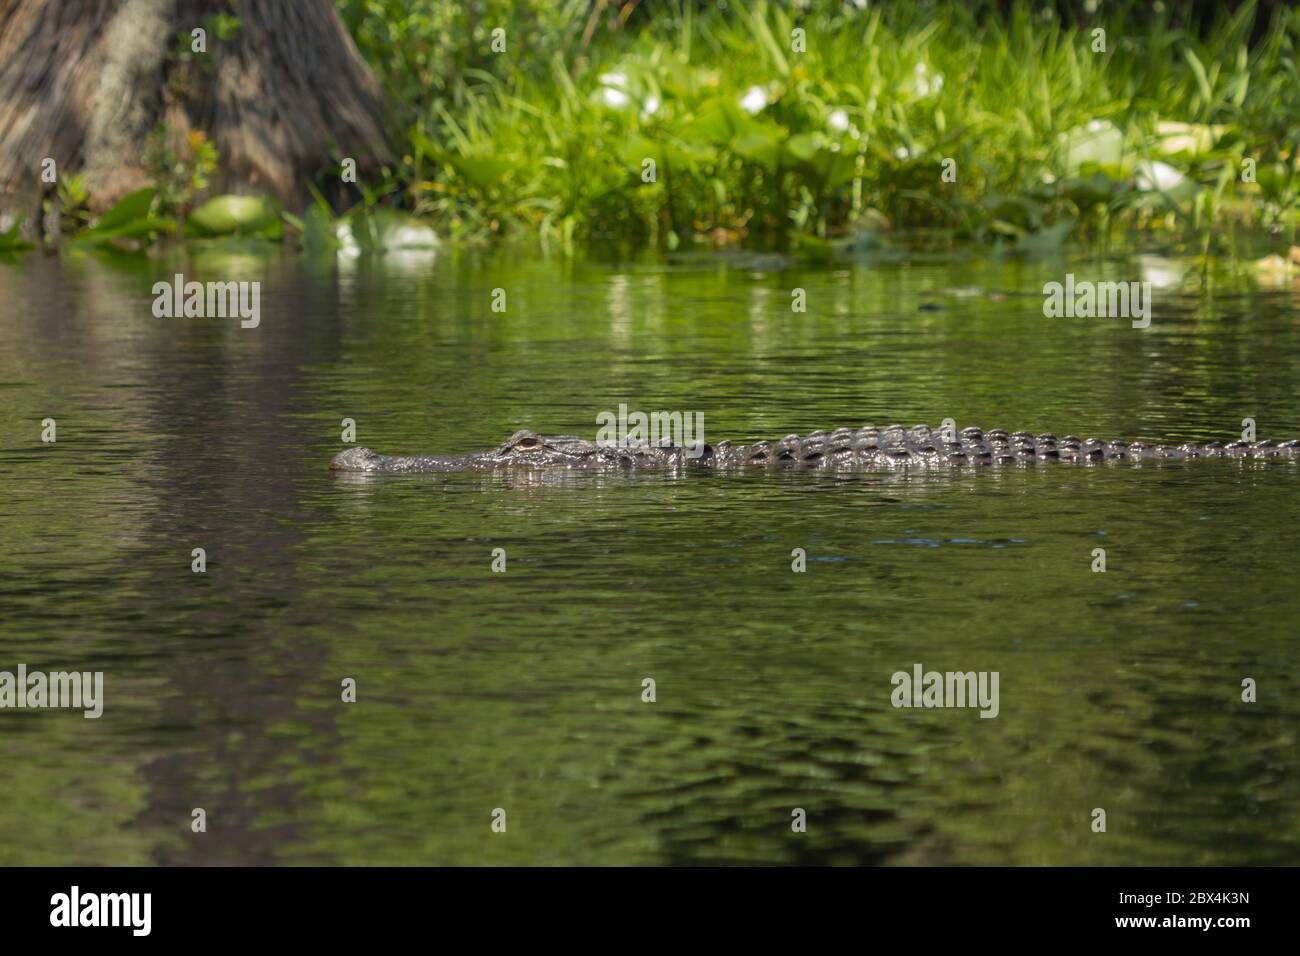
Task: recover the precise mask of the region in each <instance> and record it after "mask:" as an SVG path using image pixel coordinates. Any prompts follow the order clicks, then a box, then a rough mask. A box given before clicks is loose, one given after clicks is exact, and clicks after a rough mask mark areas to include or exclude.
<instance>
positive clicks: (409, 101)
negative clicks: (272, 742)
mask: <svg viewBox="0 0 1300 956" xmlns="http://www.w3.org/2000/svg"><path fill="white" fill-rule="evenodd" d="M338 6H339V8H340V10H341V12H342V14H343V16H344V19H345V22H346V23H347V24H348V26H349V28H350V29H351V31H352V32H353V35H354V36H355V37H356V39H357V43H358V46H359V48H360V49H361V51H362V54H363V56H365V57H366V59H367V60H368V62H370V64H371V66H372V68H373V69H374V70H375V72H376V74H377V75H378V76H379V78H380V81H381V83H382V85H383V86H384V88H385V91H386V92H387V94H388V100H389V103H390V104H391V108H392V115H391V117H390V130H391V138H392V141H393V143H394V144H395V146H396V147H397V151H398V152H399V154H400V155H401V160H400V162H399V163H398V164H397V165H396V166H394V167H393V168H391V169H388V170H385V171H384V175H383V177H382V180H381V181H379V182H371V183H368V184H367V187H366V188H367V199H368V201H369V202H371V203H373V202H383V203H385V204H390V205H394V206H397V207H399V208H402V209H405V210H408V211H410V212H412V213H414V214H416V215H418V216H422V217H428V218H429V219H431V220H432V222H433V223H434V225H435V227H436V228H438V230H439V231H440V232H442V233H443V234H446V235H449V236H451V237H452V238H458V239H475V238H484V237H492V236H502V235H512V234H528V235H536V236H538V237H540V238H541V239H542V240H543V241H545V242H547V243H551V244H557V245H561V246H572V245H573V244H575V243H593V242H602V243H608V242H618V243H629V244H654V245H657V246H660V247H663V248H669V249H672V248H679V247H682V246H685V245H689V244H693V243H700V242H712V243H714V244H726V243H730V242H738V241H743V242H744V243H746V244H747V245H751V246H755V247H763V248H788V247H791V246H802V247H807V248H818V247H822V246H828V247H834V246H836V245H837V244H842V245H850V246H851V245H852V244H854V243H861V242H864V241H870V237H871V236H872V235H873V234H874V233H876V232H879V231H881V230H889V229H892V230H909V231H916V230H923V231H925V233H926V234H927V235H928V236H930V237H931V238H932V239H934V240H935V241H940V242H946V241H955V240H967V239H970V240H977V241H984V242H994V243H1010V244H1015V245H1019V246H1023V247H1033V246H1034V245H1035V244H1038V245H1050V244H1053V243H1059V242H1061V241H1064V239H1065V238H1066V237H1067V236H1075V237H1082V238H1085V239H1090V240H1092V241H1106V240H1107V239H1108V238H1109V237H1110V236H1112V235H1113V234H1114V233H1115V232H1116V231H1117V230H1123V231H1130V232H1131V231H1142V232H1148V231H1154V232H1158V233H1162V234H1163V235H1164V236H1165V238H1167V239H1169V240H1170V241H1172V242H1176V243H1185V244H1187V245H1189V246H1192V247H1197V248H1203V249H1205V250H1206V251H1210V250H1212V249H1219V248H1221V247H1223V246H1224V245H1225V244H1227V243H1228V242H1229V241H1230V239H1226V238H1224V237H1230V236H1231V235H1232V230H1231V229H1228V228H1225V227H1227V226H1230V225H1231V226H1234V227H1236V226H1239V227H1241V228H1243V229H1255V230H1263V231H1265V232H1271V233H1274V234H1281V238H1283V239H1284V238H1286V237H1290V241H1291V242H1294V229H1295V223H1296V213H1297V200H1298V198H1300V177H1297V175H1296V164H1297V155H1298V153H1300V149H1298V147H1300V82H1298V79H1300V78H1298V77H1297V73H1296V63H1297V54H1296V47H1297V42H1298V41H1300V11H1298V10H1294V9H1289V8H1287V7H1285V6H1283V5H1278V6H1277V7H1276V8H1275V10H1274V11H1273V12H1272V14H1271V20H1270V21H1269V22H1268V23H1266V24H1258V25H1257V24H1256V19H1257V17H1259V16H1260V14H1259V13H1258V11H1257V9H1256V6H1255V5H1254V4H1253V3H1247V4H1245V5H1242V6H1241V7H1240V8H1239V9H1238V10H1237V11H1236V12H1235V13H1221V14H1218V15H1217V19H1215V20H1214V21H1213V22H1211V23H1203V24H1199V25H1197V28H1191V27H1189V26H1188V24H1186V23H1185V22H1184V21H1183V20H1182V19H1181V14H1180V12H1179V10H1178V9H1177V5H1176V4H1166V5H1165V6H1164V8H1163V9H1161V10H1153V9H1152V6H1151V5H1149V4H1143V5H1141V6H1138V5H1135V4H1127V3H1111V4H1107V3H1104V2H1103V3H1101V4H1100V5H1099V10H1098V11H1097V12H1096V13H1094V14H1091V15H1089V16H1087V17H1086V18H1085V19H1084V20H1083V21H1081V22H1078V23H1074V24H1070V25H1065V24H1063V23H1062V22H1061V20H1060V17H1059V15H1058V14H1056V13H1054V12H1053V10H1054V8H1051V7H1050V5H1049V7H1048V8H1044V7H1042V6H1041V5H1029V4H1025V3H1015V4H1013V5H1012V9H1011V11H1010V13H1009V14H1003V13H999V12H998V10H997V9H995V5H992V4H988V3H982V2H979V0H974V2H970V3H961V4H947V3H943V4H937V3H924V2H921V3H908V4H891V5H881V6H877V5H875V4H866V3H862V4H861V5H859V4H858V3H856V2H854V0H845V2H842V3H839V2H820V3H808V4H803V5H797V4H793V3H773V2H767V0H730V2H729V3H727V4H726V5H725V9H723V8H722V7H721V6H720V5H719V4H716V3H692V2H689V0H642V2H641V3H639V4H638V3H635V2H629V3H626V4H614V3H605V2H603V0H553V2H524V3H508V2H503V0H479V2H472V0H459V2H441V0H413V2H412V0H368V2H362V0H340V2H339V4H338ZM860 6H861V7H862V8H860ZM805 7H806V8H807V12H802V13H801V12H800V11H801V10H803V9H804V8H805ZM1257 27H1258V28H1259V29H1258V31H1257ZM497 28H500V29H503V30H504V31H505V32H504V40H505V50H504V52H494V50H493V49H492V37H493V34H492V31H493V30H494V29H497ZM1097 28H1101V29H1104V30H1105V38H1104V42H1105V49H1104V52H1103V51H1102V50H1101V49H1100V42H1099V37H1098V36H1097V35H1095V34H1094V33H1093V31H1094V29H1097ZM796 31H802V35H801V34H799V33H798V32H796ZM1253 33H1255V34H1256V36H1255V39H1254V41H1253V42H1252V40H1251V38H1252V34H1253ZM801 37H802V46H801V45H800V38H801ZM1247 160H1250V161H1253V173H1252V172H1251V171H1250V170H1248V169H1247V166H1249V165H1251V164H1245V165H1243V164H1244V163H1245V161H1247ZM1252 178H1253V180H1254V181H1253V182H1252V181H1249V180H1250V179H1252Z"/></svg>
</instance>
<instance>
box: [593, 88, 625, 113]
mask: <svg viewBox="0 0 1300 956" xmlns="http://www.w3.org/2000/svg"><path fill="white" fill-rule="evenodd" d="M600 96H601V99H603V100H604V101H605V105H606V106H612V107H614V108H615V109H618V108H620V107H623V106H627V104H628V102H629V101H630V99H629V97H628V95H627V94H626V93H624V92H623V91H622V90H616V89H614V88H613V87H611V86H607V87H605V88H604V89H602V90H601V91H600Z"/></svg>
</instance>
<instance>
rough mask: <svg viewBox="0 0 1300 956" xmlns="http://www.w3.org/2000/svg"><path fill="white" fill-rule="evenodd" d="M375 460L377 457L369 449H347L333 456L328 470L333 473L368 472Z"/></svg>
mask: <svg viewBox="0 0 1300 956" xmlns="http://www.w3.org/2000/svg"><path fill="white" fill-rule="evenodd" d="M377 458H379V455H378V454H377V453H376V452H373V451H371V450H370V449H369V448H348V449H345V450H344V451H341V452H339V453H338V454H337V455H335V456H334V458H333V460H332V461H331V462H330V468H331V469H333V470H334V471H369V470H370V466H371V465H372V463H373V462H374V461H375V460H376V459H377Z"/></svg>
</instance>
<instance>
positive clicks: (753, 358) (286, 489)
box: [0, 251, 1300, 864]
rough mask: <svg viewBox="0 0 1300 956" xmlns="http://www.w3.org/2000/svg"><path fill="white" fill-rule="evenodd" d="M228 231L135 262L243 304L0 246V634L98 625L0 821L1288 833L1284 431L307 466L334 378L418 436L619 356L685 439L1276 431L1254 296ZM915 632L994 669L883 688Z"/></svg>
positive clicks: (960, 264) (81, 831)
mask: <svg viewBox="0 0 1300 956" xmlns="http://www.w3.org/2000/svg"><path fill="white" fill-rule="evenodd" d="M237 254H238V255H239V259H238V266H239V268H238V269H237V270H235V271H236V272H238V275H236V274H234V272H232V267H231V266H230V265H229V264H228V263H227V262H226V261H225V259H224V258H222V257H221V256H219V255H218V256H215V257H213V258H209V259H207V260H204V259H201V258H199V259H196V260H193V261H190V262H187V263H184V264H183V268H184V270H185V272H186V277H187V278H193V279H198V280H199V281H204V280H206V279H209V278H216V279H232V278H233V279H253V278H257V279H260V280H261V281H262V321H261V325H260V326H259V327H258V328H257V329H255V330H243V329H240V328H239V325H238V322H237V321H229V320H227V321H222V320H210V319H173V320H159V319H155V318H154V317H153V316H152V314H151V311H150V303H151V300H152V296H151V293H150V288H151V285H152V283H153V282H154V281H157V280H159V279H169V278H170V276H171V275H172V274H173V272H175V271H177V270H178V269H179V268H181V266H178V265H177V264H176V263H173V262H162V261H160V262H147V263H141V262H139V261H137V260H131V259H125V260H99V259H95V260H90V259H80V258H69V259H66V260H64V261H62V262H59V261H46V260H41V259H39V258H37V257H29V258H28V259H27V260H24V261H23V262H22V264H21V265H19V266H7V267H4V268H0V394H3V396H4V398H5V399H6V402H5V404H6V407H7V409H8V414H7V415H6V416H4V418H3V419H2V421H3V424H2V425H0V429H3V430H2V431H0V477H2V478H3V480H4V487H5V491H6V494H5V495H4V497H3V498H2V499H0V528H2V529H3V543H4V547H3V551H2V552H0V651H2V652H3V653H0V670H4V669H7V670H13V669H14V668H15V667H16V665H17V664H18V663H20V662H21V663H26V664H27V665H28V666H29V667H30V668H33V669H38V668H40V669H45V670H57V669H63V668H76V669H79V670H102V671H104V672H105V675H106V697H107V699H106V703H105V712H104V716H103V718H102V719H100V720H98V721H88V720H83V719H82V718H81V717H80V714H79V713H78V714H74V713H69V712H57V711H23V712H17V711H12V710H6V711H3V712H0V730H2V731H3V732H2V733H0V757H2V758H3V759H0V788H2V789H3V792H4V793H5V794H6V799H5V800H4V802H3V803H2V804H0V863H29V864H30V863H40V864H52V863H59V864H86V863H114V864H126V863H150V862H158V863H186V864H188V863H354V864H355V863H475V862H483V863H695V862H808V863H812V862H816V863H1018V864H1044V863H1061V864H1065V863H1073V864H1100V863H1110V864H1115V863H1126V864H1133V863H1184V864H1205V863H1294V862H1295V861H1296V860H1297V858H1300V856H1298V854H1297V850H1298V849H1300V823H1298V822H1297V821H1300V756H1298V755H1300V748H1298V747H1297V738H1296V728H1297V726H1300V721H1298V720H1297V718H1298V717H1300V703H1298V702H1300V694H1298V693H1297V691H1300V671H1298V669H1297V664H1296V655H1295V653H1294V636H1293V635H1294V625H1295V621H1296V619H1297V612H1298V611H1300V598H1297V596H1296V593H1295V588H1294V578H1295V567H1296V564H1297V559H1298V558H1300V531H1298V530H1297V523H1296V521H1295V515H1296V512H1295V505H1294V502H1295V489H1296V483H1297V471H1298V469H1297V466H1296V465H1295V464H1293V463H1288V462H1262V463H1261V462H1241V461H1192V462H1169V463H1163V464H1160V465H1143V466H1140V467H1118V468H1117V467H1102V468H1086V467H1075V466H1069V465H1062V466H1057V467H1035V468H1028V469H1006V470H1000V471H996V472H993V471H989V472H985V473H980V474H970V473H966V474H957V475H949V474H935V473H925V474H917V475H910V476H909V475H907V474H902V473H890V474H864V475H828V474H808V473H784V474H775V475H731V476H715V475H710V474H707V473H698V472H695V471H691V472H689V473H687V474H684V475H682V476H681V477H679V478H675V479H673V478H666V477H664V476H661V475H653V474H642V475H636V476H598V475H564V476H553V477H547V478H538V477H536V476H533V477H529V476H527V475H522V474H515V475H471V474H447V475H435V476H424V477H405V478H381V479H378V480H376V479H369V480H350V479H348V478H347V477H345V476H341V475H339V474H335V473H331V472H329V471H328V470H327V469H326V464H327V463H328V461H329V459H330V457H331V456H332V455H333V454H334V453H335V452H336V451H338V450H339V447H340V444H339V434H340V423H341V420H342V419H344V418H352V419H354V420H355V421H356V423H357V439H358V442H359V443H361V444H365V445H368V446H370V447H372V448H375V449H377V450H379V451H382V452H385V453H398V452H407V453H419V452H425V453H435V452H455V451H466V450H475V449H482V448H487V447H490V446H492V445H495V444H497V443H498V442H500V441H501V440H502V439H503V438H504V437H505V436H507V435H509V434H511V433H512V432H513V431H515V430H516V429H519V428H525V427H527V428H533V429H535V430H538V431H544V432H549V433H553V434H554V433H573V434H584V435H591V434H594V431H595V421H596V415H597V413H598V412H600V411H602V410H608V409H616V408H617V407H618V404H619V403H620V402H627V403H628V404H629V406H630V407H632V408H641V409H683V410H690V411H701V412H703V413H704V417H705V424H706V435H707V436H708V438H709V439H710V440H711V441H716V440H719V439H721V438H733V439H741V438H753V437H779V436H780V435H783V434H786V433H788V432H791V431H806V430H809V429H812V428H817V427H828V426H834V425H841V424H846V425H860V424H864V423H868V422H874V423H876V424H888V423H891V422H902V423H904V424H908V425H910V424H913V423H915V422H922V421H924V422H929V423H930V424H937V423H938V421H939V420H940V419H942V418H945V417H952V418H954V419H955V420H956V421H957V422H958V423H959V424H960V425H966V424H981V425H984V426H986V427H991V426H994V425H1001V426H1004V427H1007V428H1026V429H1030V430H1041V429H1053V430H1056V431H1057V432H1058V433H1059V434H1064V433H1066V432H1073V433H1075V434H1078V435H1080V436H1087V435H1093V434H1096V435H1099V436H1102V437H1127V438H1130V439H1135V438H1144V439H1147V440H1155V439H1176V440H1199V441H1204V440H1209V439H1213V438H1220V439H1222V438H1231V437H1235V435H1236V433H1237V432H1238V431H1239V430H1240V428H1241V424H1240V423H1241V421H1242V419H1243V418H1246V417H1250V418H1254V419H1255V420H1256V421H1257V422H1258V427H1259V429H1260V432H1261V434H1269V435H1273V436H1275V437H1284V438H1290V437H1296V436H1297V435H1300V397H1298V396H1297V389H1296V381H1297V377H1298V375H1300V336H1298V334H1297V326H1296V315H1297V306H1298V305H1300V296H1297V295H1296V294H1294V293H1292V292H1289V291H1286V290H1280V291H1268V290H1264V291H1257V290H1254V289H1252V288H1251V287H1249V286H1246V285H1243V284H1241V283H1240V282H1238V281H1237V280H1235V279H1234V278H1233V277H1232V276H1230V275H1223V276H1220V277H1217V279H1216V281H1215V283H1214V286H1213V287H1214V290H1215V292H1214V295H1213V297H1212V298H1208V299H1203V298H1202V297H1201V296H1200V295H1199V294H1197V293H1196V291H1195V287H1194V285H1193V286H1190V287H1189V286H1188V285H1187V284H1186V283H1187V281H1189V280H1188V279H1187V278H1186V275H1185V273H1187V271H1188V264H1187V263H1182V262H1180V261H1178V260H1170V259H1154V260H1151V261H1147V260H1143V261H1141V262H1135V261H1132V260H1113V261H1105V262H1102V261H1097V262H1093V261H1088V262H1071V263H1068V264H1067V263H1065V262H1061V261H1056V260H1038V261H990V260H982V259H974V258H970V259H966V258H956V259H954V260H951V261H945V262H930V263H926V262H913V264H911V265H908V264H907V262H906V261H904V262H897V263H874V264H871V265H870V266H866V265H859V266H854V265H852V264H836V265H834V266H832V267H822V268H817V269H810V268H804V267H798V266H795V265H792V264H790V263H785V262H778V261H772V262H767V261H765V262H761V263H748V264H747V263H746V262H744V261H743V260H736V261H728V260H725V259H724V260H721V261H718V260H698V261H694V260H693V261H690V262H684V263H680V264H667V265H664V264H657V263H643V262H638V263H629V264H625V265H618V266H611V265H603V264H596V263H588V262H557V261H542V260H527V259H523V260H521V259H518V258H514V257H511V256H508V255H500V256H495V257H483V258H478V257H471V256H459V255H457V254H454V253H452V254H442V253H440V254H439V255H438V256H437V257H436V258H433V259H432V260H430V259H429V258H428V257H426V258H424V259H422V260H419V261H418V262H415V263H403V262H389V263H379V264H376V263H373V262H370V261H368V260H364V259H363V260H357V261H353V262H345V263H341V264H339V265H338V266H337V267H336V266H333V265H325V266H321V265H318V264H313V263H310V262H299V261H295V260H292V259H283V260H282V259H279V258H273V259H269V260H268V259H266V258H256V257H252V258H250V257H249V256H248V255H247V254H245V252H243V251H239V252H238V253H237ZM1067 271H1073V272H1075V273H1076V274H1080V275H1083V274H1087V275H1088V276H1089V277H1090V278H1094V279H1097V280H1103V279H1112V278H1113V279H1125V280H1127V279H1133V278H1137V277H1139V276H1145V277H1146V278H1148V279H1151V276H1152V275H1156V276H1157V278H1158V279H1159V281H1156V283H1155V284H1156V298H1155V309H1156V311H1155V319H1154V322H1153V324H1152V327H1151V328H1150V329H1149V330H1147V331H1146V332H1137V331H1134V330H1132V329H1131V328H1129V325H1128V323H1127V321H1123V320H1120V321H1107V320H1096V319H1094V320H1048V319H1045V318H1044V317H1043V315H1042V297H1041V289H1042V286H1043V283H1044V282H1046V281H1053V280H1059V279H1060V278H1061V277H1062V276H1063V275H1064V274H1065V272H1067ZM1153 281H1154V280H1153ZM1190 281H1193V282H1194V279H1193V280H1190ZM795 287H799V288H803V289H805V290H806V293H807V302H808V311H807V312H806V313H792V312H791V311H790V301H791V297H790V290H791V289H793V288H795ZM495 288H504V289H506V290H507V292H508V309H507V311H506V312H505V313H494V312H492V311H491V307H490V305H491V294H492V290H493V289H495ZM47 417H51V418H54V419H55V420H56V421H57V423H58V442H57V443H56V444H54V445H46V444H42V443H41V441H40V422H41V421H42V419H44V418H47ZM195 547H203V548H204V549H205V550H206V553H207V557H208V570H207V573H206V574H194V573H192V572H191V570H190V561H191V551H192V549H193V548H195ZM1098 547H1103V548H1105V549H1106V552H1107V571H1106V573H1104V574H1098V573H1093V572H1092V571H1091V565H1092V563H1093V556H1092V554H1093V550H1094V549H1095V548H1098ZM498 548H500V549H504V550H505V554H506V560H507V570H506V572H505V573H493V572H492V569H491V564H492V555H493V551H494V549H498ZM796 548H802V549H804V550H805V552H806V556H807V569H808V570H807V571H806V573H802V574H795V573H792V571H791V561H792V557H791V552H792V550H793V549H796ZM915 663H921V664H922V665H924V667H925V668H926V669H935V670H940V671H946V670H962V671H967V670H989V671H993V670H996V671H998V672H999V673H1000V675H1001V709H1000V714H999V716H998V717H997V719H994V720H982V719H980V718H979V717H978V716H977V714H976V713H975V712H974V711H970V710H895V709H893V708H892V707H891V706H890V700H889V694H890V690H891V685H890V675H891V674H892V673H893V672H894V671H896V670H910V669H911V667H912V665H913V664H915ZM347 677H352V678H354V679H355V680H356V682H357V688H358V702H357V703H356V704H354V705H345V704H342V703H340V700H339V697H340V682H341V681H342V680H343V679H344V678H347ZM646 677H652V678H653V679H654V680H655V682H656V698H657V699H656V701H655V703H653V704H647V703H643V702H642V700H641V693H642V681H643V679H644V678H646ZM1245 677H1252V678H1254V679H1255V680H1257V681H1258V682H1259V702H1258V703H1257V704H1254V705H1246V704H1242V703H1241V702H1240V693H1241V681H1242V679H1243V678H1245ZM196 807H202V808H203V809H204V810H206V812H207V815H208V821H209V832H208V833H206V834H193V833H191V832H190V819H191V811H192V810H193V809H194V808H196ZM497 807H502V808H505V809H506V811H507V814H508V821H509V829H508V832H507V834H505V835H493V834H492V833H491V832H490V829H489V825H490V822H491V814H492V811H493V809H494V808H497ZM796 807H798V808H804V809H805V810H806V811H807V814H808V830H807V833H804V834H794V833H792V832H791V829H790V820H791V810H792V809H793V808H796ZM1095 807H1103V808H1105V810H1106V811H1107V819H1108V832H1107V833H1106V834H1105V835H1098V834H1094V833H1092V832H1091V830H1090V822H1091V813H1092V810H1093V808H1095Z"/></svg>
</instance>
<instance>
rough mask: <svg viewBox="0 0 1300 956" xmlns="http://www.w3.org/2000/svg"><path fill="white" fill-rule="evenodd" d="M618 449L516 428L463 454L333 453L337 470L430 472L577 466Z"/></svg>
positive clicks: (361, 450) (608, 457) (615, 454)
mask: <svg viewBox="0 0 1300 956" xmlns="http://www.w3.org/2000/svg"><path fill="white" fill-rule="evenodd" d="M618 456H619V450H618V449H616V448H613V447H610V446H607V445H600V444H597V443H596V442H592V441H587V440H586V439H585V438H578V437H576V436H574V435H539V434H537V433H536V432H531V431H528V430H527V429H524V430H521V431H517V432H515V433H514V434H513V435H511V436H510V437H509V438H508V439H506V440H505V441H504V442H502V443H501V444H500V445H498V446H497V447H496V448H492V449H490V450H488V451H480V452H470V453H469V454H465V455H412V456H401V455H395V456H389V455H380V454H377V453H376V452H373V451H371V450H370V449H369V448H349V449H348V450H347V451H343V452H340V453H339V454H337V455H335V456H334V460H333V461H331V462H330V467H331V468H333V469H335V470H336V471H362V472H367V471H368V472H430V471H435V472H436V471H480V470H486V469H493V468H507V467H522V468H554V467H561V468H563V467H570V468H580V467H583V466H584V465H590V464H593V463H596V462H598V461H605V460H613V459H616V458H618Z"/></svg>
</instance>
